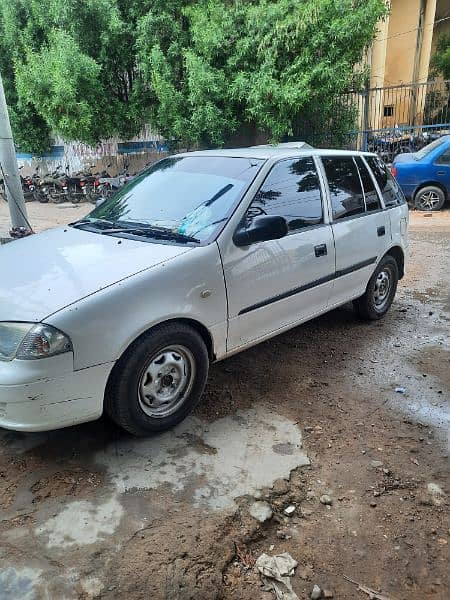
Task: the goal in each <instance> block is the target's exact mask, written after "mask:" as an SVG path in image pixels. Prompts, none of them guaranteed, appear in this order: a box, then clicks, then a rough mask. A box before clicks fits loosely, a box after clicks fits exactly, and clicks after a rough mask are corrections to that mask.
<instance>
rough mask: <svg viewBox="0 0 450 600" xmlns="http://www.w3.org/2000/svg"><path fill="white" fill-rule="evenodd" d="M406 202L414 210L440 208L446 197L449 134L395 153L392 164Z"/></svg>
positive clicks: (449, 167)
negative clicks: (413, 148)
mask: <svg viewBox="0 0 450 600" xmlns="http://www.w3.org/2000/svg"><path fill="white" fill-rule="evenodd" d="M392 174H393V175H394V177H395V178H396V179H397V181H398V183H399V184H400V187H401V188H402V190H403V193H404V194H405V196H406V198H407V200H408V202H409V203H410V204H412V205H413V206H414V207H415V208H417V209H418V210H426V211H430V210H440V209H441V208H442V207H443V206H444V204H445V202H446V201H447V200H448V199H449V198H450V135H444V136H442V137H440V138H439V139H437V140H434V142H431V144H428V145H427V146H425V147H424V148H422V149H421V150H419V151H418V152H414V153H411V152H408V153H405V154H399V155H398V156H396V157H395V159H394V162H393V163H392Z"/></svg>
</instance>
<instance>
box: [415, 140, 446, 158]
mask: <svg viewBox="0 0 450 600" xmlns="http://www.w3.org/2000/svg"><path fill="white" fill-rule="evenodd" d="M443 143H444V140H443V139H442V138H439V139H437V140H434V142H431V143H429V144H427V145H426V146H424V147H423V148H422V149H421V150H419V151H418V152H415V153H414V158H415V159H416V160H422V158H425V156H427V155H428V154H430V152H433V150H434V149H435V148H437V147H438V146H440V145H441V144H443Z"/></svg>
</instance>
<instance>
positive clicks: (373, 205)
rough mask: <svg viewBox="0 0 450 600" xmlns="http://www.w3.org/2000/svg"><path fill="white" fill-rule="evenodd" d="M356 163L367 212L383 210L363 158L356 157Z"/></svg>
mask: <svg viewBox="0 0 450 600" xmlns="http://www.w3.org/2000/svg"><path fill="white" fill-rule="evenodd" d="M355 161H356V164H357V165H358V170H359V174H360V176H361V181H362V184H363V189H364V197H365V199H366V210H367V211H368V212H370V211H372V210H379V209H380V208H381V204H380V199H379V197H378V193H377V190H376V188H375V183H374V182H373V179H372V177H371V175H370V173H369V171H368V169H367V167H366V165H365V164H364V161H363V160H362V158H361V157H360V156H356V157H355Z"/></svg>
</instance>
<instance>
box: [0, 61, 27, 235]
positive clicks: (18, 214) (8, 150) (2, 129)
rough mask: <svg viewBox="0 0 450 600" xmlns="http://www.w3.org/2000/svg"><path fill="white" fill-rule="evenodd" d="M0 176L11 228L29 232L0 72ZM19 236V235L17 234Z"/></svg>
mask: <svg viewBox="0 0 450 600" xmlns="http://www.w3.org/2000/svg"><path fill="white" fill-rule="evenodd" d="M0 177H2V178H3V180H4V187H5V192H6V199H7V200H8V206H9V214H10V215H11V225H12V228H13V229H15V228H18V227H23V228H24V230H25V232H26V233H29V232H30V225H29V222H28V219H27V210H26V207H25V200H24V198H23V191H22V184H21V182H20V175H19V169H18V167H17V159H16V150H15V147H14V141H13V136H12V130H11V123H10V122H9V115H8V107H7V105H6V98H5V90H4V89H3V81H2V76H1V73H0ZM17 237H20V236H17Z"/></svg>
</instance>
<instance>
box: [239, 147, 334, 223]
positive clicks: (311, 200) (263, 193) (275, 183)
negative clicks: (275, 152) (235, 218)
mask: <svg viewBox="0 0 450 600" xmlns="http://www.w3.org/2000/svg"><path fill="white" fill-rule="evenodd" d="M259 215H276V216H281V217H284V218H285V219H286V220H287V222H288V226H289V230H290V231H297V230H299V229H302V228H303V227H308V226H311V225H319V224H320V223H323V210H322V194H321V190H320V182H319V176H318V174H317V170H316V166H315V164H314V161H313V159H312V158H311V157H306V158H300V159H295V160H291V159H290V160H282V161H280V162H279V163H277V164H276V165H275V166H274V167H273V168H272V170H271V171H270V173H269V175H268V176H267V178H266V180H265V181H264V183H263V184H262V186H261V188H260V189H259V191H258V192H257V194H256V196H255V198H254V199H253V202H252V203H251V205H250V207H249V209H248V211H247V219H248V220H251V219H253V218H254V217H257V216H259Z"/></svg>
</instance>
